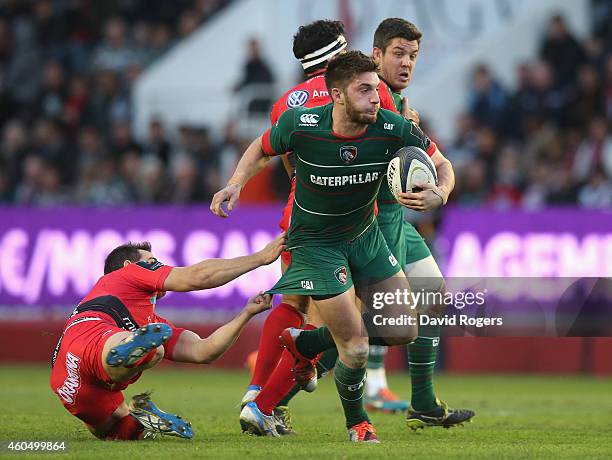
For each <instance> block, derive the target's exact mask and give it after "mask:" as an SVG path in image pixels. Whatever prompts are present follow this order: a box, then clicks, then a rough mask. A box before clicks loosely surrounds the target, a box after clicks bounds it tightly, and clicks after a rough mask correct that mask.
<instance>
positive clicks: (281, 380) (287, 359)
mask: <svg viewBox="0 0 612 460" xmlns="http://www.w3.org/2000/svg"><path fill="white" fill-rule="evenodd" d="M303 329H305V330H311V329H316V327H315V326H313V325H312V324H306V325H305V326H304V328H303ZM294 364H295V360H294V359H293V356H291V353H289V352H288V351H287V350H284V351H283V353H282V355H281V359H280V361H279V363H278V366H276V369H274V372H273V373H272V375H271V376H270V378H269V379H268V382H267V383H266V385H265V386H264V387H263V388H262V390H261V392H260V393H259V394H258V395H257V397H256V398H255V402H256V403H257V407H259V410H260V411H262V412H263V413H264V414H266V415H271V414H272V411H273V410H274V408H275V407H276V406H277V405H278V403H279V402H280V401H281V400H282V399H283V398H284V397H285V396H286V395H287V393H289V391H290V390H291V389H292V388H293V386H294V385H295V379H294V377H293V371H292V369H293V365H294Z"/></svg>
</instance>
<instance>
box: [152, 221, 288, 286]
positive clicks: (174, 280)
mask: <svg viewBox="0 0 612 460" xmlns="http://www.w3.org/2000/svg"><path fill="white" fill-rule="evenodd" d="M285 240H286V234H285V233H284V232H283V233H281V234H280V235H279V236H277V237H276V238H275V239H274V240H272V241H271V242H270V243H268V245H267V246H266V247H265V248H263V249H262V250H261V251H258V252H256V253H254V254H250V255H248V256H242V257H236V258H234V259H208V260H203V261H202V262H198V263H197V264H194V265H190V266H188V267H174V268H173V269H172V271H171V272H170V274H168V277H167V278H166V280H165V281H164V287H163V290H164V291H179V292H185V291H199V290H201V289H210V288H214V287H217V286H222V285H223V284H225V283H228V282H230V281H232V280H233V279H236V278H238V277H239V276H240V275H243V274H244V273H246V272H250V271H251V270H253V269H255V268H257V267H259V266H261V265H268V264H271V263H272V262H274V261H275V260H276V259H278V256H280V254H281V252H283V251H284V250H285Z"/></svg>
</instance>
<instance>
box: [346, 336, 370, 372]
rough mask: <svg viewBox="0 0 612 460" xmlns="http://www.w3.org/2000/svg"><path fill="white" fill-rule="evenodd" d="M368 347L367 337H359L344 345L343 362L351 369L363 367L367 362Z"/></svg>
mask: <svg viewBox="0 0 612 460" xmlns="http://www.w3.org/2000/svg"><path fill="white" fill-rule="evenodd" d="M369 350H370V346H369V344H368V340H367V337H359V339H358V340H351V341H349V342H347V343H346V346H345V347H344V350H343V353H342V355H343V361H346V364H348V365H349V366H351V367H362V366H365V364H366V362H367V361H368V353H369Z"/></svg>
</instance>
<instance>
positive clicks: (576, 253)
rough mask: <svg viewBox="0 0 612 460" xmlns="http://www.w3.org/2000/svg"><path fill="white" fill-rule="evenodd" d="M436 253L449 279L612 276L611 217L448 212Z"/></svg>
mask: <svg viewBox="0 0 612 460" xmlns="http://www.w3.org/2000/svg"><path fill="white" fill-rule="evenodd" d="M437 249H438V254H439V255H440V262H441V266H442V271H443V273H444V275H445V276H447V277H497V278H500V277H516V278H520V277H542V278H544V277H606V276H607V277H610V276H612V212H610V211H587V210H578V209H550V210H543V211H538V212H526V211H506V212H496V211H492V210H483V209H480V210H469V209H459V208H448V209H446V210H445V212H444V215H443V219H442V225H441V227H440V229H439V232H438V240H437Z"/></svg>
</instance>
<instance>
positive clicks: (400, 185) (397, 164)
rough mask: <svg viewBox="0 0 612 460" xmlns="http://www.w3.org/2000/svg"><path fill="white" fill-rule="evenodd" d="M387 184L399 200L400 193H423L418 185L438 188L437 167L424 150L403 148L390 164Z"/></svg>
mask: <svg viewBox="0 0 612 460" xmlns="http://www.w3.org/2000/svg"><path fill="white" fill-rule="evenodd" d="M387 182H388V184H389V188H390V189H391V193H393V195H394V196H395V199H396V200H397V199H399V194H400V193H406V192H408V193H417V192H420V191H422V190H423V189H422V188H421V187H418V186H417V185H416V184H432V185H436V186H437V185H438V175H437V174H436V166H435V165H434V163H433V161H431V158H429V155H427V153H426V152H425V151H424V150H422V149H420V148H418V147H402V148H401V149H399V150H398V151H397V152H395V154H394V155H393V158H392V159H391V161H390V162H389V166H388V167H387Z"/></svg>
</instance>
